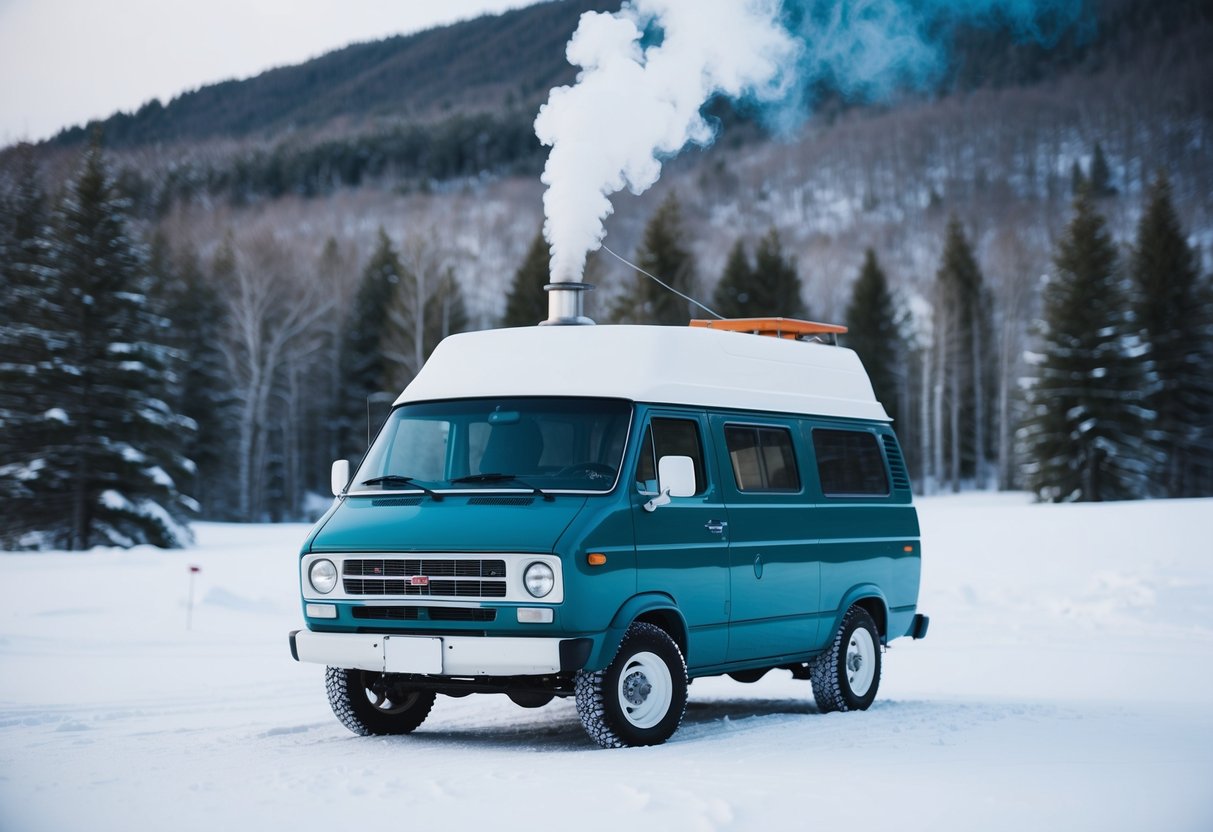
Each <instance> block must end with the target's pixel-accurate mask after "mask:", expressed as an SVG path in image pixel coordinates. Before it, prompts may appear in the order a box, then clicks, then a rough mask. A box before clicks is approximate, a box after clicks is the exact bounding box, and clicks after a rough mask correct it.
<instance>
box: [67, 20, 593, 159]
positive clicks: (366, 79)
mask: <svg viewBox="0 0 1213 832" xmlns="http://www.w3.org/2000/svg"><path fill="white" fill-rule="evenodd" d="M613 5H617V3H616V4H612V3H610V2H609V1H607V2H604V0H562V2H548V3H540V4H538V5H535V6H531V7H528V8H525V9H519V10H517V11H511V12H505V13H503V14H500V15H486V16H483V17H479V18H476V19H475V20H470V21H466V22H463V23H457V24H454V25H451V26H445V27H440V28H435V29H429V30H426V31H424V32H418V33H416V34H413V35H408V36H397V37H393V38H387V39H385V40H380V41H374V42H370V43H359V44H354V45H352V46H347V47H345V48H344V49H339V50H337V51H335V52H330V53H328V54H326V55H323V56H321V57H319V58H315V59H313V60H311V61H308V62H306V63H302V64H298V65H296V66H287V67H280V68H278V69H272V70H269V71H267V72H264V73H262V74H260V75H258V76H256V77H254V78H249V79H246V80H242V81H225V82H223V83H219V84H213V85H210V86H206V87H203V88H201V89H199V90H196V91H194V92H189V93H185V94H183V95H180V96H178V97H177V98H174V99H173V100H172V101H170V102H169V103H168V104H167V105H161V104H160V102H159V101H152V102H149V103H148V104H145V105H144V106H143V107H142V108H140V109H139V110H138V111H136V112H135V113H131V114H124V113H118V114H115V115H113V116H111V117H110V118H108V119H106V120H105V121H103V122H101V123H100V127H101V128H102V130H103V132H104V135H105V140H106V143H107V144H108V145H110V146H112V147H133V146H137V145H143V144H151V143H157V142H178V141H187V140H203V139H210V138H215V137H226V138H241V137H246V136H261V137H270V136H273V135H275V134H277V133H281V132H283V131H288V130H291V129H297V128H303V127H316V126H318V125H322V124H326V123H329V122H332V121H334V120H338V119H343V120H348V121H350V122H354V123H365V122H374V121H378V120H384V119H386V120H389V121H396V122H399V121H402V120H405V119H407V120H420V121H433V120H437V119H441V118H443V117H445V116H449V115H450V114H452V113H456V112H459V113H500V112H503V111H506V110H509V109H512V108H514V107H521V108H524V109H526V110H528V111H531V112H533V110H534V108H535V107H537V106H538V103H539V101H540V100H542V98H543V97H544V96H546V94H547V91H548V89H550V88H551V87H552V86H553V85H554V84H559V83H567V82H569V81H571V80H572V78H573V68H572V67H570V66H569V65H568V63H567V61H565V57H564V45H565V43H566V42H567V41H568V39H569V36H570V35H571V34H572V32H573V29H574V28H576V25H577V19H578V17H579V16H580V15H581V14H582V12H584V11H587V10H589V9H603V8H609V7H612V6H613ZM88 132H89V127H73V128H70V129H68V130H64V131H63V132H61V133H60V134H59V135H58V136H56V137H55V138H54V139H52V140H51V141H52V142H53V143H55V144H60V145H62V144H75V143H78V142H80V141H83V140H84V139H85V138H86V137H87V135H88Z"/></svg>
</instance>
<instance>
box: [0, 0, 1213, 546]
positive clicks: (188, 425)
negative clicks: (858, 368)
mask: <svg viewBox="0 0 1213 832" xmlns="http://www.w3.org/2000/svg"><path fill="white" fill-rule="evenodd" d="M599 5H601V4H588V3H581V2H569V3H551V4H542V5H540V6H535V7H531V8H530V9H523V10H520V11H518V12H511V13H507V14H505V15H500V16H496V17H487V18H481V19H480V20H477V21H471V22H469V23H465V24H459V25H457V26H453V27H447V28H446V29H436V30H431V31H430V32H426V33H420V34H418V35H414V36H411V37H409V38H399V39H391V40H389V41H383V42H380V43H377V44H360V45H356V46H353V47H349V48H348V49H347V50H342V51H339V52H337V53H333V54H332V55H329V56H324V57H322V58H319V59H317V60H316V61H313V62H310V63H309V64H304V65H302V66H300V67H294V68H286V69H283V70H274V71H272V72H270V73H266V74H265V75H264V76H259V78H257V79H250V80H249V81H245V82H231V84H232V85H234V86H229V85H220V86H221V87H223V89H219V88H218V87H216V88H204V89H203V90H199V91H197V92H196V93H191V94H188V95H186V96H183V97H182V98H181V99H177V100H174V101H173V102H170V103H169V104H168V105H165V106H160V105H159V104H158V103H156V104H155V106H152V105H149V106H147V107H145V108H143V109H142V110H140V111H139V112H137V113H134V114H129V115H123V114H118V115H116V116H114V117H113V118H111V119H109V120H107V121H106V122H103V123H101V124H95V125H90V126H87V127H82V128H77V129H74V130H69V131H65V132H64V133H63V134H61V135H60V136H58V137H56V138H55V139H53V140H51V141H50V142H47V143H44V144H42V145H38V146H29V145H21V146H15V147H12V148H7V149H5V150H3V151H0V297H2V298H3V301H4V307H5V309H6V310H10V311H9V312H8V316H7V318H6V320H5V323H4V324H3V326H0V498H2V499H3V500H4V501H5V505H6V509H5V511H4V513H3V519H2V520H0V545H3V546H4V547H5V548H49V547H56V548H68V549H83V548H88V547H90V546H93V545H101V544H104V545H133V544H138V543H151V544H154V545H159V546H175V545H182V544H185V543H187V542H188V540H189V534H190V533H189V521H190V520H191V519H196V518H205V519H220V520H235V521H260V520H296V519H310V518H312V517H314V516H316V515H317V513H318V512H319V511H321V510H323V508H324V507H325V506H326V505H327V502H328V497H327V483H328V466H329V463H330V462H331V460H333V459H335V458H338V457H347V458H351V459H355V460H356V459H357V457H358V456H359V455H360V454H361V452H362V451H363V449H364V448H365V446H366V443H367V436H368V431H373V430H374V427H375V425H376V424H377V420H379V419H381V418H382V416H383V414H384V413H385V412H386V408H387V407H388V406H389V405H390V402H391V400H392V399H394V397H395V395H396V394H397V393H398V392H399V390H400V389H401V388H402V387H403V386H404V385H405V384H407V383H408V381H409V380H410V379H411V378H412V376H413V375H414V374H415V373H416V372H417V370H418V369H419V368H420V366H421V364H422V363H423V362H424V360H425V358H426V356H427V355H428V354H429V352H430V351H431V350H432V349H433V347H434V346H435V345H436V344H437V342H438V341H439V340H441V338H442V337H444V336H445V335H447V334H450V333H453V332H458V331H462V330H466V329H472V328H485V327H492V326H525V325H532V324H534V323H536V322H538V321H539V320H541V319H542V318H544V317H546V299H545V297H544V295H543V292H542V285H543V284H544V283H546V282H547V281H548V275H547V252H546V247H545V245H544V244H543V241H542V237H541V236H539V229H540V225H541V205H540V196H541V186H540V184H539V182H538V179H537V170H538V168H539V166H540V165H541V164H542V159H543V155H542V152H541V151H542V149H541V148H539V147H538V145H537V142H536V141H535V139H534V135H533V133H532V132H531V130H530V122H531V120H532V119H533V114H534V109H535V107H536V106H537V105H538V102H539V101H541V100H542V98H543V96H544V95H545V94H546V91H547V88H548V87H549V86H550V85H551V84H553V83H562V82H567V81H568V80H570V77H571V71H570V70H569V68H568V67H565V66H562V65H561V63H560V62H559V60H558V59H559V58H561V57H562V55H563V51H562V44H563V42H564V40H565V39H567V36H568V32H569V31H571V29H572V26H573V25H574V24H575V20H576V16H577V14H578V13H579V11H580V10H583V9H584V8H588V7H598V6H599ZM528 15H544V16H546V17H544V18H543V19H542V20H540V19H537V18H533V17H528ZM1211 18H1213V15H1211V14H1210V12H1208V11H1207V10H1206V9H1204V8H1203V6H1202V4H1199V3H1192V2H1179V1H1178V0H1172V2H1166V3H1146V2H1141V1H1140V0H1121V2H1115V3H1108V4H1106V5H1105V6H1104V7H1101V9H1100V17H1099V20H1098V24H1099V25H1098V27H1097V29H1096V30H1095V34H1091V35H1090V36H1089V37H1087V38H1086V39H1085V40H1084V39H1081V38H1077V36H1076V37H1075V39H1073V40H1069V41H1064V42H1061V43H1058V44H1056V45H1055V46H1054V48H1053V49H1052V50H1044V49H1043V47H1039V46H1034V47H1024V46H1021V45H1017V44H1014V43H1012V42H1011V41H1009V40H999V39H997V38H995V39H994V40H991V39H990V36H984V37H979V36H978V34H976V33H970V34H966V33H959V34H958V35H957V45H956V50H955V53H954V55H955V61H954V64H953V66H952V67H951V68H950V69H949V72H948V74H947V75H946V77H944V78H941V79H940V81H939V84H938V86H937V87H936V88H935V89H934V90H933V91H931V92H930V93H927V94H914V95H909V94H907V95H906V96H904V97H902V98H900V99H898V100H896V101H891V102H884V103H880V104H876V103H871V104H867V105H856V104H847V105H845V106H844V105H843V104H842V103H841V101H840V100H838V99H837V98H836V97H835V96H833V95H832V93H831V91H830V90H828V89H818V90H814V91H812V95H813V96H814V106H813V112H812V115H811V116H810V117H809V118H808V119H807V120H806V121H805V123H804V124H803V125H802V126H801V127H799V128H798V129H797V130H796V132H795V133H794V134H793V135H776V136H772V135H769V134H767V133H766V132H765V131H764V129H763V127H762V124H761V119H760V118H759V117H758V115H757V114H752V113H747V112H745V111H744V108H738V109H736V110H734V109H732V108H730V107H728V106H727V105H724V104H716V105H713V107H714V111H716V112H717V113H718V114H719V117H720V118H719V120H720V125H721V126H720V138H719V141H718V142H717V143H716V144H715V146H713V147H712V148H710V149H709V150H706V151H694V152H688V153H685V154H683V156H682V157H681V158H679V159H677V160H674V161H673V162H671V163H670V165H669V166H668V168H667V172H666V174H665V176H664V177H663V179H662V181H661V183H659V185H658V186H657V187H656V188H654V189H653V190H652V191H650V192H649V193H648V194H646V195H644V196H643V197H631V198H624V199H620V200H619V204H618V206H617V212H616V214H615V216H613V217H612V218H611V220H610V221H609V222H608V226H607V230H608V235H607V243H608V245H610V246H611V248H612V249H614V250H615V251H618V252H620V253H622V254H624V255H625V256H627V257H629V259H631V260H633V261H634V262H635V263H636V264H637V265H639V266H640V267H641V268H643V269H645V270H646V271H649V272H652V273H653V274H656V275H659V276H661V277H662V279H663V280H665V281H666V282H669V283H671V284H672V285H674V286H676V287H677V288H679V289H680V290H682V291H684V292H686V293H688V294H690V295H692V296H694V297H696V298H698V299H699V300H700V301H702V302H703V303H705V304H706V305H708V306H709V307H711V308H712V309H713V310H714V311H716V312H718V313H720V314H722V315H726V316H745V315H787V316H801V317H809V318H813V319H817V320H828V321H832V322H839V323H844V324H846V325H847V326H848V327H849V330H850V331H849V333H848V334H847V336H845V337H844V344H845V345H847V346H850V347H852V348H854V349H856V351H857V352H858V353H859V354H860V356H861V358H862V359H863V360H864V362H865V365H866V366H867V367H868V370H869V373H870V375H871V377H872V379H873V384H874V387H875V388H876V392H877V395H878V396H879V397H880V399H881V400H882V401H883V402H884V403H885V406H886V409H887V410H888V411H889V413H890V415H891V416H893V417H894V419H895V424H896V427H897V430H898V433H899V435H900V436H901V440H902V443H903V445H904V446H905V451H906V455H907V462H908V463H909V465H910V468H911V475H912V477H913V479H914V482H915V486H916V488H917V489H918V490H919V491H920V492H921V493H934V492H938V491H942V490H961V489H973V488H990V489H994V488H1000V489H1011V488H1020V489H1027V490H1030V491H1033V492H1035V493H1036V494H1037V495H1038V496H1039V498H1040V499H1044V500H1107V499H1127V498H1144V497H1150V498H1161V497H1181V496H1197V495H1208V494H1213V372H1210V371H1209V369H1208V368H1209V367H1210V366H1213V287H1211V278H1210V272H1211V271H1213V269H1211V266H1213V215H1211V211H1213V204H1211V201H1210V194H1213V164H1211V162H1210V158H1209V153H1208V147H1209V145H1210V142H1211V141H1213V133H1211V130H1210V128H1211V127H1213V112H1211V104H1210V101H1209V99H1208V97H1207V89H1206V88H1207V83H1206V81H1207V79H1208V78H1209V77H1213V57H1211V56H1213V51H1211V50H1210V49H1209V48H1208V46H1209V45H1211V44H1213V19H1211ZM461 27H468V28H461ZM535 27H537V28H535ZM531 31H543V32H544V33H545V35H544V37H543V38H530V37H529V36H528V35H527V34H526V33H527V32H531ZM549 39H550V40H551V43H550V44H547V45H546V46H544V45H543V44H542V43H539V41H543V42H544V43H546V41H547V40H549ZM458 42H462V43H477V44H483V48H484V49H485V50H487V54H490V55H492V56H494V59H493V60H492V61H488V62H487V63H488V64H491V67H490V70H491V71H488V72H486V74H484V75H483V76H481V77H479V78H477V77H476V76H475V75H474V74H473V75H469V74H468V73H469V72H471V69H469V68H468V67H466V66H464V65H463V64H462V62H461V61H460V60H459V58H458V57H451V56H466V53H465V52H464V51H462V50H460V49H456V48H452V47H451V44H452V43H458ZM549 53H551V54H549ZM553 55H554V56H555V58H553V57H552V56H553ZM436 56H447V58H446V60H445V61H442V60H439V59H438V57H436ZM511 56H512V57H511ZM498 58H499V59H500V62H498ZM514 59H516V63H515V62H513V60H514ZM448 64H450V65H448ZM393 67H397V68H398V69H397V70H393V69H392V68H393ZM400 67H403V69H399V68H400ZM393 71H398V72H400V73H403V74H402V75H392V74H391V73H392V72H393ZM351 79H353V80H351ZM376 79H377V80H376ZM414 79H415V80H414ZM351 84H353V85H354V86H355V87H357V89H358V90H359V92H358V93H357V94H349V91H350V89H351ZM359 84H362V85H361V86H360V85H359ZM292 89H293V90H295V91H296V92H295V94H294V96H291V95H278V96H277V98H276V99H275V95H276V94H277V93H279V92H281V91H282V90H292ZM406 89H407V93H405V92H402V90H406ZM328 90H334V91H336V90H345V91H346V94H345V95H338V94H337V93H336V92H334V93H333V94H332V95H329V94H328V93H327V92H325V94H323V95H321V94H318V92H320V91H328ZM400 95H404V96H405V97H406V98H407V102H404V101H403V100H402V99H399V98H395V97H393V96H400ZM270 99H274V100H277V101H279V107H278V109H274V108H273V107H270V106H268V105H267V104H266V101H267V100H270ZM308 99H314V100H315V101H317V102H318V103H317V104H316V106H315V107H313V108H308V107H306V106H305V103H304V102H305V101H307V100H308ZM291 102H294V103H291ZM334 102H342V104H341V106H340V107H338V106H337V104H336V103H334ZM296 106H297V107H300V108H303V110H306V113H304V112H303V111H301V112H299V113H296V112H294V111H293V110H291V109H290V108H291V107H296ZM342 107H348V108H350V109H348V110H343V109H342ZM219 111H225V112H230V113H231V114H232V115H231V118H230V119H229V120H227V121H225V120H224V119H222V118H218V117H216V115H215V114H216V113H217V112H219ZM204 125H205V126H204ZM586 280H587V282H590V283H592V284H595V286H596V287H597V288H596V289H595V291H594V292H592V293H591V295H590V298H591V300H590V308H589V314H590V315H591V317H593V318H594V319H595V320H597V321H598V322H599V323H604V324H606V323H656V324H668V325H685V323H686V321H687V319H688V318H690V317H701V316H703V314H704V313H703V312H702V311H701V310H698V309H695V308H693V307H691V306H689V305H688V304H686V303H684V302H682V301H680V300H679V299H678V298H677V297H676V296H674V295H671V294H669V293H667V292H665V291H664V290H662V289H661V288H660V287H658V286H657V285H656V284H655V283H653V282H651V281H649V280H647V279H646V278H643V277H641V276H640V275H639V274H638V273H637V272H636V271H634V270H632V269H630V268H628V267H626V266H624V265H622V264H621V263H620V262H618V261H616V260H614V259H612V258H609V257H608V256H607V255H605V254H603V253H599V254H597V255H595V256H594V257H592V258H591V262H590V265H589V269H588V274H587V277H586Z"/></svg>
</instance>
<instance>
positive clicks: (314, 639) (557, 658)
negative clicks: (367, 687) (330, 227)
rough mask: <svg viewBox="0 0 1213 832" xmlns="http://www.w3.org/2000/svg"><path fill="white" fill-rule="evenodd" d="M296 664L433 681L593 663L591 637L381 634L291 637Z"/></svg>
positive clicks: (540, 672) (540, 671)
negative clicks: (407, 675) (417, 676)
mask: <svg viewBox="0 0 1213 832" xmlns="http://www.w3.org/2000/svg"><path fill="white" fill-rule="evenodd" d="M290 640H291V655H292V656H293V657H294V658H295V660H296V661H300V662H314V663H316V664H324V665H329V666H331V667H342V668H357V669H359V670H371V671H377V672H379V673H419V674H426V675H434V676H540V675H545V674H549V673H562V672H571V671H574V670H580V669H581V668H582V667H584V666H585V663H586V660H587V659H588V658H589V655H590V650H591V648H592V647H593V641H591V640H590V639H588V638H504V637H503V638H489V637H483V636H416V635H409V636H397V635H388V634H382V633H313V632H312V631H310V630H296V631H294V632H292V633H291V635H290Z"/></svg>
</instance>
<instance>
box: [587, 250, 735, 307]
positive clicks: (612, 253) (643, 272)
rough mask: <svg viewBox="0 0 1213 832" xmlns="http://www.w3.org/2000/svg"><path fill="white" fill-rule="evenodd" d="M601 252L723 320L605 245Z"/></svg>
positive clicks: (693, 299)
mask: <svg viewBox="0 0 1213 832" xmlns="http://www.w3.org/2000/svg"><path fill="white" fill-rule="evenodd" d="M602 250H603V251H605V252H606V253H607V254H609V255H611V256H612V257H614V258H615V259H616V260H618V261H619V262H620V263H623V264H624V265H625V266H631V267H632V268H633V269H635V270H636V271H638V272H640V273H641V274H642V275H644V276H645V277H647V278H649V280H652V281H655V282H656V283H657V285H658V286H661V287H662V288H663V289H668V290H669V291H671V292H673V293H674V294H676V295H678V297H680V298H682V299H683V300H685V301H687V302H688V303H693V304H695V305H696V306H698V307H699V308H700V309H702V310H703V311H704V312H707V313H708V314H709V315H714V316H715V317H717V318H719V319H720V320H722V321H723V320H724V315H721V314H720V313H719V312H717V311H716V310H714V309H709V308H708V307H706V306H704V305H703V304H702V303H700V302H699V301H697V300H695V298H693V297H690V296H689V295H684V294H683V293H682V292H680V291H678V290H677V289H675V288H674V287H673V286H671V285H670V284H668V283H666V282H665V281H664V280H662V279H661V278H659V277H657V276H655V275H651V274H649V273H648V272H646V271H645V270H644V269H642V268H640V267H639V266H637V265H636V264H635V263H633V262H631V261H629V260H625V259H623V258H622V257H620V256H619V255H618V254H616V253H615V252H613V251H611V250H610V249H609V248H607V247H606V246H605V245H603V246H602Z"/></svg>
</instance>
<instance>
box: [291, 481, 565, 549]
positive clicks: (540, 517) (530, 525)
mask: <svg viewBox="0 0 1213 832" xmlns="http://www.w3.org/2000/svg"><path fill="white" fill-rule="evenodd" d="M585 504H586V498H585V497H583V496H580V495H556V498H555V499H554V500H553V501H551V502H547V501H545V500H544V499H543V498H542V497H533V498H532V497H530V496H516V495H500V496H494V495H486V494H474V495H470V496H464V495H457V496H451V495H449V494H448V495H443V499H442V500H433V499H431V498H430V497H421V498H419V499H418V498H414V497H410V496H404V497H399V496H388V495H384V496H375V497H372V496H358V497H346V498H344V499H343V500H342V501H341V503H340V504H339V505H336V506H334V507H333V510H332V511H331V512H329V515H328V517H327V518H326V519H324V520H322V521H321V523H320V524H318V526H317V529H316V530H315V532H314V533H313V535H312V537H311V539H310V540H309V541H308V543H307V545H306V546H305V552H551V551H553V550H554V549H555V547H556V541H557V540H559V539H560V535H561V534H563V533H564V530H565V529H567V528H568V527H569V524H570V523H571V522H573V518H575V517H576V516H577V515H578V513H580V511H581V509H582V508H583V507H584V506H585Z"/></svg>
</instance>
